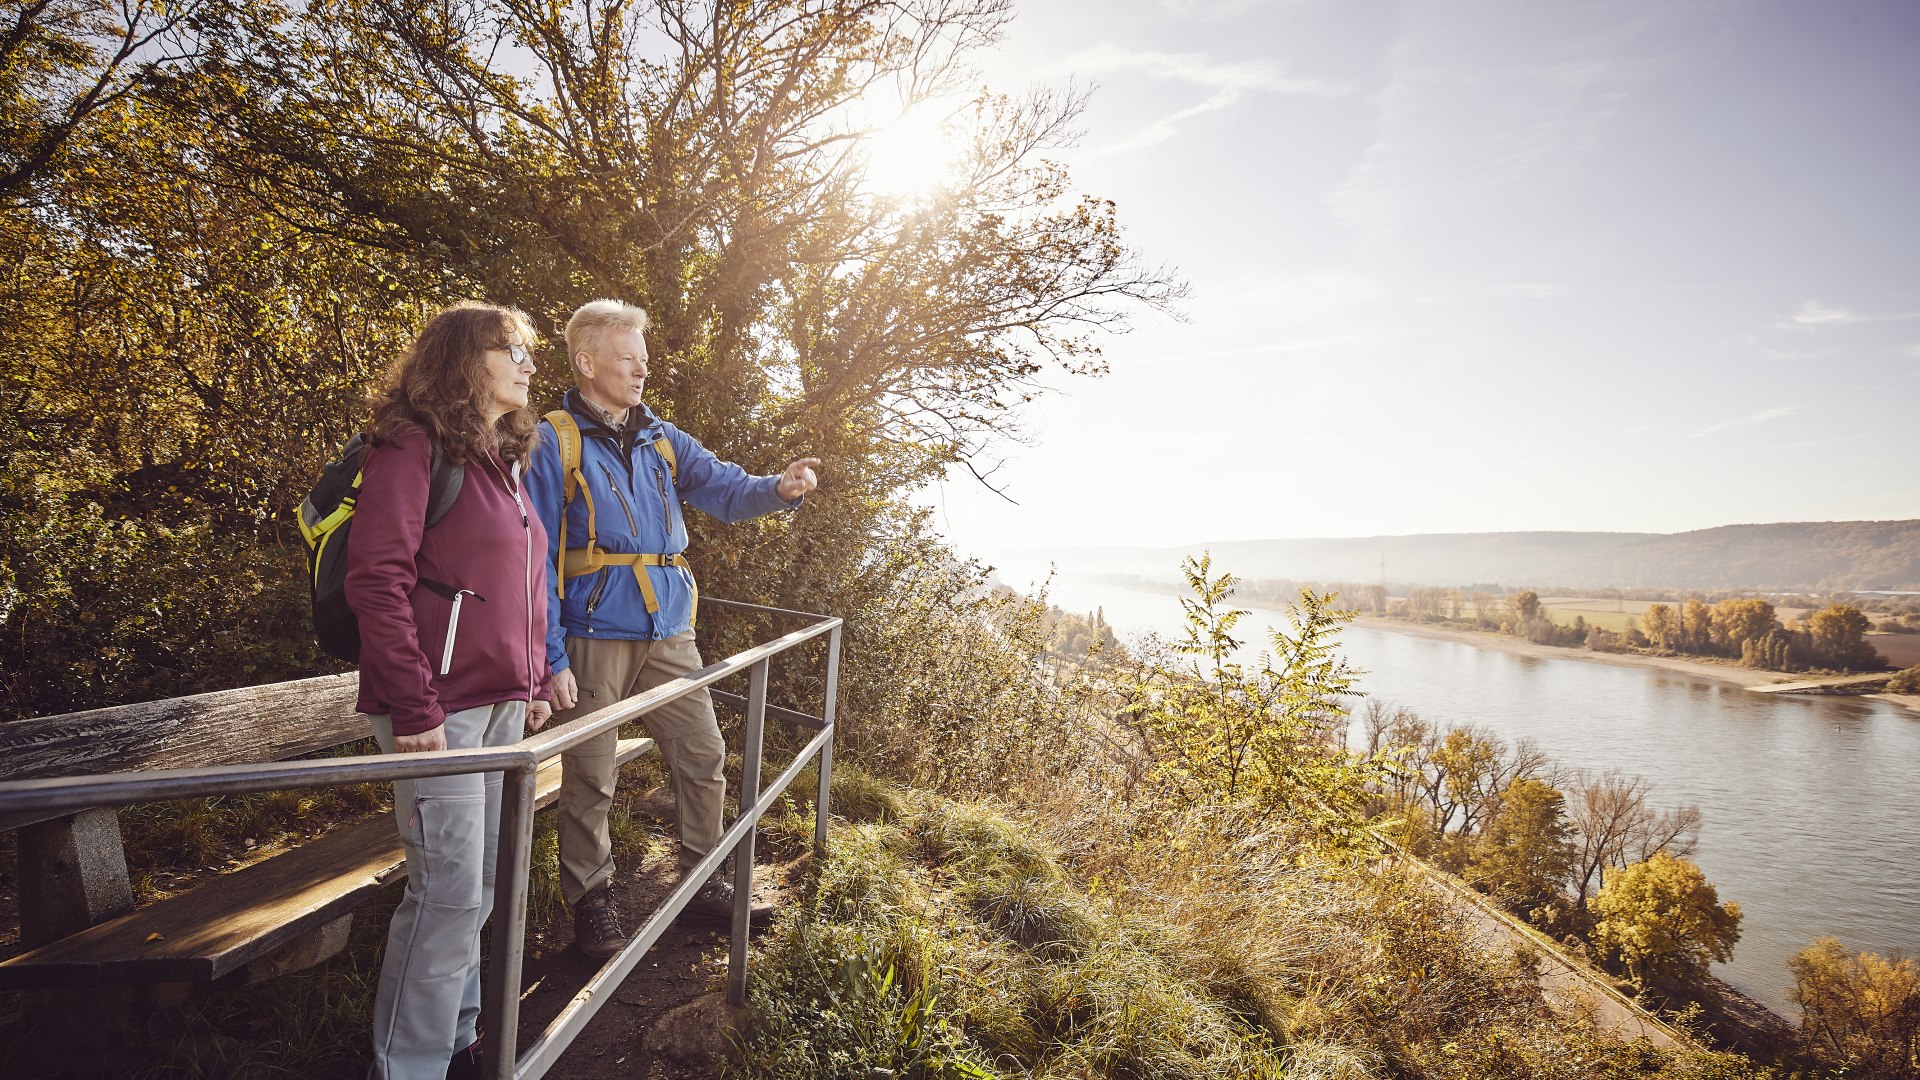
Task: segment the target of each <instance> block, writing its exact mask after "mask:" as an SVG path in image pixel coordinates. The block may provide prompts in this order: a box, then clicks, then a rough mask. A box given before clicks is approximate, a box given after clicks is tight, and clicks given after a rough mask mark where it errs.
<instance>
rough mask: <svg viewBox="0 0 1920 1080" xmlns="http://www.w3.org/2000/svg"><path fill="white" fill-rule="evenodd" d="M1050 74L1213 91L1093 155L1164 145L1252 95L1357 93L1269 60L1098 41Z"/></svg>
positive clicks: (1050, 67)
mask: <svg viewBox="0 0 1920 1080" xmlns="http://www.w3.org/2000/svg"><path fill="white" fill-rule="evenodd" d="M1048 70H1049V71H1064V72H1071V73H1073V74H1075V75H1101V74H1111V73H1114V72H1124V73H1129V74H1136V75H1144V76H1146V77H1147V78H1149V79H1159V80H1162V81H1166V82H1178V83H1185V84H1187V85H1189V86H1193V87H1197V88H1199V89H1201V90H1208V91H1211V93H1210V94H1209V95H1208V96H1207V97H1206V98H1205V99H1203V100H1202V101H1200V102H1199V103H1197V104H1194V105H1189V106H1187V107H1186V108H1183V109H1178V110H1175V111H1174V112H1171V113H1169V114H1167V115H1166V116H1162V117H1160V118H1159V119H1157V120H1154V121H1152V122H1150V123H1148V124H1147V125H1146V126H1145V127H1142V128H1140V129H1139V130H1138V131H1135V132H1134V133H1133V134H1131V135H1129V136H1127V137H1125V138H1123V139H1121V140H1120V141H1119V142H1116V143H1113V144H1112V145H1110V146H1105V147H1101V148H1100V149H1098V150H1095V151H1092V153H1091V154H1090V155H1089V156H1092V157H1100V156H1104V155H1108V154H1120V153H1125V152H1127V151H1129V150H1139V149H1141V148H1143V147H1148V146H1152V145H1154V144H1156V143H1162V142H1165V141H1167V140H1168V139H1171V138H1173V137H1174V136H1176V135H1178V134H1179V133H1180V126H1181V125H1182V124H1184V123H1185V122H1186V121H1188V120H1191V119H1193V118H1194V117H1196V116H1202V115H1205V114H1207V113H1210V112H1218V111H1219V110H1221V109H1225V108H1228V107H1230V106H1232V105H1234V104H1236V103H1238V102H1239V101H1240V99H1241V98H1244V97H1246V96H1247V95H1248V94H1255V93H1260V94H1295V95H1305V96H1311V97H1345V96H1346V95H1348V94H1351V93H1353V86H1352V85H1351V84H1349V83H1345V82H1339V81H1336V80H1332V79H1313V78H1305V77H1302V76H1298V75H1290V74H1288V73H1287V71H1286V69H1285V68H1284V67H1282V66H1281V65H1279V64H1277V63H1274V62H1272V61H1268V60H1240V61H1231V62H1228V61H1221V60H1216V59H1214V58H1212V57H1210V56H1208V55H1207V54H1205V53H1163V52H1153V51H1151V50H1144V49H1123V48H1120V47H1119V46H1117V45H1114V44H1113V43H1111V42H1105V41H1103V42H1100V43H1099V44H1096V45H1093V46H1091V47H1089V48H1086V49H1082V50H1081V51H1079V52H1077V53H1074V54H1073V55H1071V56H1068V57H1066V58H1064V59H1062V60H1060V61H1058V62H1057V63H1054V64H1050V65H1048Z"/></svg>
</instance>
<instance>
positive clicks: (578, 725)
mask: <svg viewBox="0 0 1920 1080" xmlns="http://www.w3.org/2000/svg"><path fill="white" fill-rule="evenodd" d="M704 602H705V603H706V604H708V605H713V606H719V607H725V608H732V609H735V610H740V611H752V612H760V613H764V614H769V615H775V616H784V617H790V618H796V619H805V620H807V621H808V625H806V626H804V627H802V628H801V629H799V630H795V631H793V632H792V633H789V634H786V635H784V636H782V637H778V638H775V639H773V640H772V641H768V642H765V643H763V644H760V645H755V646H753V647H752V648H749V649H747V650H745V651H743V652H739V653H736V654H734V655H732V656H729V657H727V658H726V659H724V660H720V661H717V662H715V663H712V664H709V665H707V666H706V667H704V668H701V669H700V670H699V671H696V672H693V673H691V674H689V675H686V676H684V677H682V678H679V679H675V680H673V681H672V682H669V683H665V684H663V685H661V686H657V687H654V688H653V689H651V690H648V691H646V692H645V693H642V694H638V695H636V696H634V697H630V698H627V699H626V700H624V701H620V702H616V703H614V704H612V705H609V706H607V707H606V708H604V709H601V710H600V711H598V712H595V713H592V714H589V715H587V716H583V717H580V718H579V719H577V720H572V721H569V722H568V723H565V724H562V725H560V726H558V727H554V728H549V729H547V730H545V731H541V732H538V733H536V734H534V735H532V736H529V737H528V738H525V739H522V740H521V741H519V742H517V743H514V744H513V745H511V746H494V747H483V748H477V749H471V750H441V751H435V752H432V753H414V754H398V755H387V754H382V755H375V756H363V757H349V758H325V759H319V760H310V761H284V762H265V763H260V764H245V765H216V766H211V767H208V768H201V769H158V770H152V771H148V772H124V773H102V774H97V775H92V776H69V777H55V778H50V779H40V780H16V781H6V782H0V816H4V815H6V814H8V813H10V812H14V811H25V810H34V811H37V812H40V813H43V814H44V813H70V812H77V811H81V810H86V809H90V808H92V807H97V806H123V805H126V804H129V803H141V802H164V801H168V800H174V799H192V798H203V797H207V796H214V795H238V794H244V793H249V792H262V791H286V790H294V789H299V788H310V787H332V786H335V785H344V784H359V783H369V782H376V781H392V780H414V779H419V778H421V777H428V776H452V775H456V774H461V773H471V772H496V771H497V772H501V773H504V774H505V776H504V781H505V783H504V788H503V791H502V798H501V803H500V843H499V855H498V861H497V862H496V864H495V875H494V898H493V899H494V902H493V919H492V924H491V925H492V931H493V932H492V942H493V947H492V955H491V956H490V957H489V960H488V963H487V970H486V985H485V993H484V996H483V998H482V1004H481V1019H482V1023H483V1024H484V1025H485V1028H486V1031H487V1033H488V1039H489V1045H488V1048H487V1051H488V1072H489V1073H490V1074H491V1076H492V1077H493V1078H494V1080H536V1078H538V1077H541V1076H545V1075H546V1073H547V1070H548V1069H551V1068H552V1067H553V1066H554V1064H555V1063H556V1062H558V1061H559V1059H560V1055H561V1054H562V1053H563V1052H564V1051H565V1050H566V1048H567V1047H568V1046H569V1045H570V1044H571V1043H572V1042H573V1040H574V1039H575V1038H577V1037H578V1036H579V1035H580V1033H581V1031H583V1030H584V1029H585V1028H586V1026H587V1023H588V1022H589V1021H591V1020H592V1019H593V1017H594V1015H595V1014H596V1013H598V1012H599V1011H600V1007H601V1006H602V1005H604V1004H605V1003H606V1002H607V1000H608V999H609V998H610V997H612V993H613V990H614V989H615V988H617V987H618V986H619V985H620V983H621V982H622V981H623V980H624V979H625V978H626V977H627V976H628V975H629V974H630V973H632V971H633V969H634V968H635V967H636V966H638V965H639V963H640V959H641V957H642V956H644V955H645V954H646V952H647V950H648V949H649V948H651V947H652V946H653V944H654V943H655V942H657V941H658V940H659V939H660V937H661V936H662V935H663V934H665V933H666V930H667V928H668V927H669V926H670V925H672V923H673V920H674V918H675V917H676V916H677V915H679V914H680V912H681V910H682V909H684V908H685V907H686V906H687V904H688V902H689V901H690V900H692V898H693V895H694V893H696V892H697V891H699V888H700V885H701V883H702V882H704V881H705V880H706V879H707V878H708V877H709V876H711V875H712V874H714V873H715V872H716V871H718V870H719V869H720V866H721V864H722V863H724V862H725V861H726V859H727V858H728V857H729V856H732V855H735V854H736V853H737V854H738V856H739V857H738V858H736V859H735V860H734V867H733V875H734V881H733V886H734V893H733V895H734V910H733V927H732V938H733V940H732V949H731V951H730V953H729V955H728V959H727V965H728V966H727V997H728V1000H729V1001H731V1002H733V1003H734V1004H736V1005H739V1004H743V1003H744V1002H745V1001H746V989H747V937H748V933H749V916H750V912H751V905H752V902H753V888H752V885H753V856H754V842H755V838H756V836H757V835H758V832H759V823H760V818H761V817H762V816H763V815H764V814H765V813H766V812H767V811H768V810H769V809H770V808H771V807H772V806H773V804H774V802H775V801H776V800H778V799H779V798H780V796H781V795H782V794H784V793H785V792H786V790H787V788H788V787H789V786H790V785H791V784H792V783H793V781H794V780H795V779H796V778H797V777H798V776H799V775H800V773H801V772H802V771H803V770H804V769H805V768H806V766H807V763H808V762H809V761H811V760H813V759H814V757H816V756H818V758H819V761H820V769H819V791H818V793H817V797H816V799H815V802H814V815H815V821H814V833H813V842H814V848H815V857H816V858H824V857H825V855H826V846H827V808H828V794H829V788H830V785H831V783H832V777H833V733H834V705H835V699H836V697H837V691H838V685H839V675H840V632H841V629H842V622H841V620H840V619H839V618H837V617H834V616H827V615H816V614H812V613H809V612H804V611H790V610H787V609H785V608H773V607H764V606H762V605H758V604H746V603H741V602H739V601H733V600H721V599H717V598H707V599H706V600H705V601H704ZM823 634H824V635H826V638H827V659H826V680H825V681H826V685H825V692H824V695H823V697H824V701H823V704H822V707H821V713H820V715H819V716H817V717H815V716H809V715H807V714H805V713H801V712H797V711H794V710H792V709H782V708H779V707H778V706H772V705H769V704H767V681H768V676H769V673H770V665H771V662H772V659H773V657H775V656H778V655H779V654H781V653H784V652H787V651H788V650H791V649H794V648H796V647H798V646H800V645H801V644H803V643H805V642H808V641H811V640H813V639H815V638H818V637H820V636H821V635H823ZM743 673H744V674H745V675H746V676H747V678H748V691H747V694H746V695H745V697H744V698H743V697H739V696H736V695H732V694H726V693H721V692H717V691H715V692H713V696H714V697H715V698H716V699H718V700H720V701H722V702H725V703H732V704H739V705H744V707H745V710H746V733H745V738H744V740H743V741H744V744H745V745H744V753H743V755H742V757H743V759H744V764H743V768H742V769H741V783H740V791H739V796H738V798H739V807H740V813H739V815H738V817H737V818H736V819H735V821H734V823H733V824H732V825H731V826H729V827H728V828H727V830H726V831H725V832H724V833H723V834H721V837H720V842H719V843H718V844H716V845H715V846H714V849H713V850H712V851H711V852H708V853H707V855H706V857H705V858H703V859H701V860H700V863H699V864H698V865H697V866H696V867H694V869H693V871H692V872H691V873H688V874H687V875H686V876H685V878H684V879H683V880H682V881H681V882H680V884H679V885H678V886H676V887H675V888H674V890H673V891H672V892H671V893H669V894H668V896H667V899H666V901H665V902H664V903H662V904H661V905H660V906H659V907H658V908H656V909H655V910H654V913H653V915H652V917H651V918H649V919H648V920H647V922H646V923H645V925H643V926H641V927H640V929H639V930H638V931H637V932H636V933H635V934H634V935H633V937H632V938H631V939H630V940H629V941H628V944H627V947H626V948H625V949H623V950H621V951H620V952H619V953H618V954H616V955H615V956H613V957H611V958H610V959H608V960H607V961H606V962H605V963H604V964H603V965H602V966H601V968H600V970H599V972H598V973H596V974H595V975H594V976H593V978H592V979H590V980H589V981H588V982H587V984H586V986H584V987H582V988H581V990H580V991H579V993H577V994H575V995H574V997H573V1000H571V1001H570V1002H568V1003H567V1005H566V1007H565V1008H563V1009H561V1010H560V1014H559V1015H558V1016H556V1017H555V1018H554V1019H553V1020H552V1021H551V1022H550V1023H549V1024H548V1025H547V1027H546V1029H545V1030H544V1031H542V1032H541V1033H540V1035H539V1036H538V1037H537V1038H535V1039H534V1040H533V1041H532V1043H531V1044H529V1045H528V1047H527V1048H526V1050H525V1052H521V1051H520V1050H519V1020H520V978H521V961H522V958H523V955H524V953H525V950H526V923H527V884H528V874H529V872H530V863H531V858H532V853H533V812H534V802H535V792H536V781H535V773H536V771H537V770H538V769H539V767H540V764H541V762H543V761H548V760H551V759H552V758H554V757H556V756H557V755H559V754H561V753H563V752H565V751H567V750H571V749H573V748H574V747H575V746H578V745H580V744H581V743H583V742H585V741H587V740H588V739H591V738H593V737H595V736H597V735H600V734H602V733H603V732H607V731H611V730H616V729H618V728H619V727H620V726H621V725H623V724H626V723H628V722H630V721H633V720H635V719H638V718H639V717H641V716H644V715H645V714H647V713H649V712H651V711H653V710H654V709H657V708H659V707H660V706H662V705H665V704H667V703H669V702H672V701H677V700H679V699H680V698H683V697H686V696H687V695H688V694H691V693H693V692H695V691H697V690H700V689H702V688H705V687H709V686H712V685H713V684H714V683H717V682H719V681H720V680H722V679H726V678H728V677H731V676H736V675H740V674H743ZM769 713H771V714H773V715H774V716H775V718H777V719H782V720H788V721H792V722H795V723H799V724H801V725H803V726H806V727H811V728H817V729H818V730H817V733H816V734H815V735H814V736H813V738H812V739H811V740H809V741H808V742H807V744H806V745H805V746H803V747H802V748H801V749H800V751H799V753H798V754H796V755H795V757H794V760H793V763H792V764H790V765H788V766H787V768H786V769H785V770H784V771H783V772H781V774H780V775H779V776H778V777H777V778H775V779H774V781H773V782H772V783H771V784H769V785H767V787H766V789H765V790H764V791H763V790H761V787H760V771H761V758H762V743H763V737H764V734H765V730H766V719H767V716H768V714H769Z"/></svg>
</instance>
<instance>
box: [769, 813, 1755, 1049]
mask: <svg viewBox="0 0 1920 1080" xmlns="http://www.w3.org/2000/svg"><path fill="white" fill-rule="evenodd" d="M874 783H875V782H874V781H873V780H872V779H871V778H866V777H859V776H854V777H849V778H848V779H847V781H846V784H847V787H848V789H849V790H850V791H855V790H863V789H870V788H871V787H872V786H873V785H874ZM840 787H841V784H840V783H839V782H838V779H837V781H836V784H835V788H836V794H837V792H838V790H839V788H840ZM842 805H846V804H842ZM866 805H868V806H869V807H875V806H885V807H887V809H886V811H885V812H884V813H876V814H874V815H873V816H872V818H871V819H869V820H866V821H852V822H847V823H844V824H839V825H837V826H836V827H835V829H834V834H833V841H832V842H833V845H834V858H833V859H832V860H831V861H829V862H828V863H826V864H825V865H823V866H821V867H819V868H818V870H817V876H816V879H815V881H814V887H813V892H812V896H811V899H810V902H809V903H808V904H807V905H805V907H804V908H803V910H801V911H799V912H798V913H796V914H795V915H794V916H792V917H789V918H788V919H787V920H785V921H784V922H783V923H782V924H781V925H780V926H779V927H777V928H776V930H775V933H774V935H773V936H772V938H771V940H770V941H769V943H768V944H767V945H766V949H767V954H766V956H765V957H764V959H763V960H762V961H761V962H759V963H757V964H756V967H755V974H754V982H753V984H752V985H753V990H752V992H753V997H754V1005H755V1008H756V1010H757V1012H756V1021H755V1023H754V1024H753V1025H752V1026H751V1027H750V1029H749V1031H750V1035H749V1037H748V1038H749V1041H748V1044H747V1046H746V1048H745V1054H744V1058H743V1062H742V1066H741V1071H740V1075H743V1076H747V1077H767V1078H772V1077H801V1076H808V1077H812V1076H822V1077H858V1078H861V1080H865V1078H866V1077H868V1076H873V1075H882V1074H881V1073H878V1072H875V1071H873V1070H880V1069H886V1070H893V1071H892V1073H890V1074H889V1075H897V1076H921V1077H952V1076H981V1075H997V1076H1036V1077H1176V1078H1177V1077H1193V1078H1201V1077H1205V1078H1216V1077H1262V1078H1280V1077H1301V1078H1325V1080H1357V1078H1361V1077H1434V1078H1439V1077H1464V1076H1471V1077H1484V1078H1488V1080H1500V1078H1512V1080H1520V1078H1533V1077H1565V1078H1568V1080H1574V1078H1595V1080H1598V1078H1601V1077H1606V1078H1614V1077H1627V1076H1646V1077H1672V1078H1681V1077H1688V1078H1695V1077H1725V1078H1732V1077H1742V1076H1749V1075H1752V1074H1751V1072H1750V1071H1748V1069H1747V1068H1746V1066H1745V1064H1744V1063H1742V1062H1739V1061H1738V1060H1736V1059H1732V1058H1727V1057H1720V1056H1713V1055H1696V1056H1693V1057H1688V1058H1682V1057H1676V1056H1672V1055H1667V1054H1662V1053H1658V1052H1654V1051H1650V1050H1647V1049H1645V1048H1643V1047H1628V1046H1623V1045H1621V1044H1619V1043H1616V1042H1612V1041H1610V1040H1609V1039H1607V1038H1605V1037H1602V1036H1597V1035H1595V1034H1594V1033H1592V1032H1590V1031H1586V1030H1583V1029H1582V1028H1581V1027H1580V1026H1579V1025H1578V1024H1575V1023H1570V1022H1568V1021H1566V1020H1564V1019H1561V1018H1559V1017H1556V1016H1555V1015H1554V1014H1553V1013H1552V1012H1551V1011H1550V1010H1549V1009H1548V1008H1547V1007H1546V1005H1545V1003H1544V1001H1543V1000H1542V998H1541V996H1540V994H1539V991H1538V988H1537V985H1536V983H1535V981H1534V973H1533V971H1532V970H1531V969H1530V968H1529V967H1528V966H1527V965H1525V964H1523V963H1519V962H1516V960H1515V959H1514V958H1513V957H1511V956H1506V955H1497V954H1490V953H1487V952H1485V951H1483V950H1482V949H1480V948H1479V947H1478V946H1477V945H1476V944H1475V943H1474V937H1473V934H1472V932H1471V930H1470V928H1469V927H1468V926H1466V925H1465V924H1464V923H1463V922H1462V920H1461V917H1460V916H1459V915H1458V913H1457V912H1456V911H1455V910H1454V909H1453V908H1452V907H1451V906H1450V905H1448V904H1446V903H1444V902H1443V901H1441V900H1440V899H1439V898H1436V897H1434V896H1432V895H1431V894H1430V893H1429V892H1428V891H1427V890H1426V888H1425V887H1424V886H1423V885H1422V884H1421V883H1419V882H1417V881H1415V880H1411V879H1409V878H1407V877H1405V876H1403V875H1401V874H1399V873H1397V872H1394V871H1390V870H1385V869H1383V868H1382V867H1378V866H1375V865H1373V864H1371V863H1369V862H1368V861H1366V860H1365V859H1363V858H1361V857H1359V856H1358V855H1357V854H1356V853H1355V852H1353V851H1352V850H1351V849H1349V848H1346V847H1342V846H1338V845H1334V846H1331V847H1330V846H1328V845H1326V844H1325V843H1324V842H1323V841H1322V840H1321V838H1320V836H1319V834H1318V832H1317V831H1316V830H1315V829H1313V828H1311V827H1309V826H1306V825H1296V824H1294V823H1289V822H1286V821H1268V822H1264V823H1256V822H1251V821H1236V820H1231V819H1229V818H1226V817H1223V816H1222V815H1220V814H1217V813H1216V814H1186V815H1167V814H1164V813H1161V812H1157V811H1153V810H1147V809H1141V808H1129V807H1126V806H1123V805H1115V804H1113V803H1112V802H1109V801H1105V800H1099V799H1089V798H1087V797H1086V793H1085V792H1083V791H1075V790H1069V789H1067V788H1062V787H1059V786H1055V787H1054V788H1053V789H1052V793H1051V795H1040V796H1037V797H1032V798H1030V799H1029V800H1028V801H1027V803H1026V805H1025V806H1024V807H1022V808H1020V809H1017V810H1016V809H1014V808H1013V805H1012V804H1011V803H1008V804H997V805H990V804H982V803H967V802H953V801H948V800H945V799H942V798H939V797H936V796H932V795H928V794H925V793H898V794H897V795H896V797H895V799H892V800H886V799H872V798H870V799H868V800H867V801H866ZM858 972H866V973H868V976H869V982H868V983H867V984H866V990H867V992H866V993H864V994H862V993H858V992H856V991H855V990H854V989H853V988H852V986H853V981H856V974H857V973H858ZM880 973H886V974H890V976H891V978H890V980H888V982H887V990H886V991H885V992H884V993H879V992H875V988H876V987H877V985H878V984H877V983H876V982H874V981H873V980H874V979H877V978H878V977H879V975H880ZM969 1070H973V1071H969Z"/></svg>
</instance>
